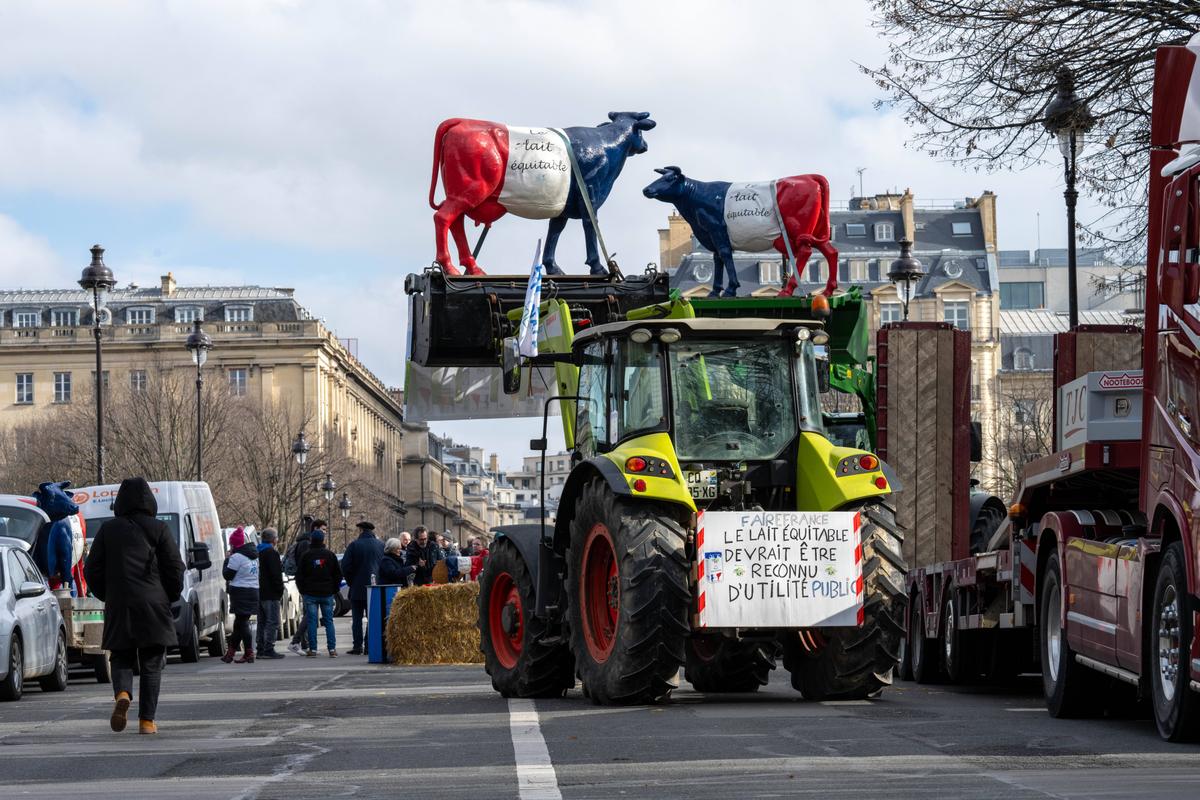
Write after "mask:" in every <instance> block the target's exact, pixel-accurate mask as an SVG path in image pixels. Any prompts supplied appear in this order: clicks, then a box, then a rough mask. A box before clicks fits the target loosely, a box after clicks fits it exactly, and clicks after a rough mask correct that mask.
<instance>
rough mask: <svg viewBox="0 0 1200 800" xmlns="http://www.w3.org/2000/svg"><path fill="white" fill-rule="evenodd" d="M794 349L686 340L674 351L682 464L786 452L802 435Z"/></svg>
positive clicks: (768, 343)
mask: <svg viewBox="0 0 1200 800" xmlns="http://www.w3.org/2000/svg"><path fill="white" fill-rule="evenodd" d="M792 347H793V345H792V343H790V342H785V341H782V340H779V339H775V340H773V341H772V340H768V339H763V340H758V341H754V342H734V341H729V340H725V341H721V340H712V341H702V340H699V341H698V340H684V341H682V342H679V343H678V344H674V345H672V346H671V387H672V388H671V396H672V400H673V401H674V408H675V449H676V453H677V454H678V456H679V460H680V461H685V460H686V461H709V460H713V461H745V460H751V459H765V458H774V457H775V456H777V455H779V453H780V452H781V451H782V450H783V448H784V447H786V446H787V444H788V443H789V442H790V441H792V439H793V438H795V436H796V418H795V413H794V411H793V407H792V398H793V396H794V393H793V392H792V389H791V381H792V375H791V370H790V369H788V366H787V365H788V363H789V361H791V359H792V358H793V357H794V351H793V349H792ZM808 360H809V361H810V362H811V360H812V359H811V357H810V358H809V359H808ZM809 373H811V370H808V371H804V372H801V373H800V378H801V380H804V381H806V382H807V381H808V380H810V379H811V378H810V374H809ZM812 374H813V375H815V373H812Z"/></svg>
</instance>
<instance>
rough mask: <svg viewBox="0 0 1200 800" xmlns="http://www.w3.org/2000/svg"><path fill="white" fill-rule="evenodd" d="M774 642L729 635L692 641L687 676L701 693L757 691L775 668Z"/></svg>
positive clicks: (685, 672) (689, 648) (695, 638)
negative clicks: (743, 639)
mask: <svg viewBox="0 0 1200 800" xmlns="http://www.w3.org/2000/svg"><path fill="white" fill-rule="evenodd" d="M776 650H777V648H776V645H775V643H774V642H761V641H738V640H737V639H730V638H728V637H726V636H695V637H692V638H691V639H689V640H688V648H687V662H686V663H685V664H684V667H683V677H684V678H686V679H687V680H688V682H689V683H691V684H692V688H693V689H695V690H696V691H697V692H704V693H706V694H717V693H720V692H757V691H758V687H760V686H766V685H767V681H768V680H769V679H770V676H771V670H773V669H775V653H776Z"/></svg>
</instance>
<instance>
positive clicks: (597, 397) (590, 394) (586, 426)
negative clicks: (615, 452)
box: [575, 342, 608, 458]
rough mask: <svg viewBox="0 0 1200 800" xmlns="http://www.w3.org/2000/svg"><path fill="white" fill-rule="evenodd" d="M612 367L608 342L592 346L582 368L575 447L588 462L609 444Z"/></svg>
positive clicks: (576, 413)
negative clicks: (606, 349)
mask: <svg viewBox="0 0 1200 800" xmlns="http://www.w3.org/2000/svg"><path fill="white" fill-rule="evenodd" d="M607 378H608V367H607V365H606V364H605V359H604V342H595V343H593V344H590V345H588V347H587V349H586V350H584V351H583V361H582V362H581V363H580V366H579V397H580V400H579V405H578V406H577V407H576V412H575V443H576V447H578V448H579V451H580V452H581V453H582V454H583V456H584V458H590V457H591V456H593V455H595V453H596V451H597V449H604V447H605V445H607V444H608V408H607V406H606V404H605V396H606V395H607V393H608V380H607Z"/></svg>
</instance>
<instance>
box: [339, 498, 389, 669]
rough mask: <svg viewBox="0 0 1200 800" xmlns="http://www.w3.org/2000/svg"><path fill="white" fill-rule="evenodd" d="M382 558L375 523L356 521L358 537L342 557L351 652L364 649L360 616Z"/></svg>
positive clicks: (356, 653) (365, 610)
mask: <svg viewBox="0 0 1200 800" xmlns="http://www.w3.org/2000/svg"><path fill="white" fill-rule="evenodd" d="M381 560H383V542H381V541H379V538H378V537H377V536H375V526H374V525H373V524H371V523H370V522H366V521H363V522H360V523H358V538H357V539H355V540H354V541H353V542H351V543H350V546H349V547H347V548H346V552H345V554H344V555H343V556H342V575H343V576H344V577H345V578H346V583H348V584H350V613H351V614H352V615H353V618H352V619H351V621H350V633H351V635H352V636H353V638H354V647H353V648H352V649H351V650H350V655H352V656H361V655H362V654H363V652H364V651H365V650H366V641H365V639H364V638H363V616H364V615H365V614H366V613H367V587H368V586H370V585H371V583H372V582H377V581H376V577H377V576H378V575H379V562H380V561H381Z"/></svg>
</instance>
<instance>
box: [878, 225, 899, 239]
mask: <svg viewBox="0 0 1200 800" xmlns="http://www.w3.org/2000/svg"><path fill="white" fill-rule="evenodd" d="M875 241H877V242H894V241H896V226H895V225H893V224H892V223H890V222H876V223H875Z"/></svg>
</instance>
